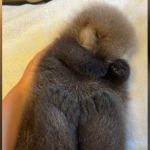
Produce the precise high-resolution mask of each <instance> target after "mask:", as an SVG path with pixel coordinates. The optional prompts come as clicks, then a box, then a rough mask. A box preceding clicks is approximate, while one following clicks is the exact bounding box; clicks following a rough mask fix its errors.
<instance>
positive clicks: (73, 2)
mask: <svg viewBox="0 0 150 150" xmlns="http://www.w3.org/2000/svg"><path fill="white" fill-rule="evenodd" d="M6 1H7V2H8V1H9V0H6ZM91 2H92V3H93V2H107V3H111V4H112V5H115V6H117V7H118V8H120V9H121V10H122V11H123V12H124V13H125V15H126V16H127V17H128V18H129V20H130V21H131V22H132V24H133V26H134V28H135V30H136V34H137V39H138V45H137V50H136V53H135V54H134V56H133V58H132V59H131V60H129V63H130V65H131V77H130V80H129V96H130V101H129V103H128V111H127V121H126V122H127V131H128V132H127V133H128V134H127V139H128V141H127V150H147V149H148V148H147V131H148V130H147V111H148V109H147V107H148V105H147V104H148V98H147V94H148V90H147V86H148V85H147V82H148V81H147V78H148V76H147V73H148V64H147V56H148V53H147V42H148V39H147V31H148V30H147V22H148V16H147V11H148V10H147V7H148V4H147V0H132V1H131V0H113V1H110V0H51V1H49V2H48V3H40V4H36V5H31V4H24V5H18V6H11V5H3V18H2V19H3V31H2V32H3V33H2V37H3V56H2V59H3V81H2V82H3V92H2V93H3V97H4V96H5V95H6V94H7V93H8V91H9V90H10V89H11V88H12V87H13V86H14V85H15V84H16V83H17V82H18V81H19V79H20V78H21V76H22V74H23V72H24V70H25V68H26V66H27V64H28V63H29V61H30V60H31V59H32V58H33V56H34V55H35V54H36V53H37V52H38V51H40V50H42V49H43V48H45V47H46V46H47V45H48V44H49V43H51V42H52V41H53V40H55V38H56V37H57V36H59V32H60V31H61V30H62V29H63V28H64V27H65V25H66V24H67V23H68V22H69V21H70V19H71V18H72V17H73V15H75V14H76V13H77V12H78V11H79V10H80V9H82V7H84V6H85V5H90V3H91Z"/></svg>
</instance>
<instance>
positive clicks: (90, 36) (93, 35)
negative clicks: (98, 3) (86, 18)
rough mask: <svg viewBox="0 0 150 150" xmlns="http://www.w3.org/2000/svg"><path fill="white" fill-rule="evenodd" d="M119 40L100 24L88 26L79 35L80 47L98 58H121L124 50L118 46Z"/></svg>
mask: <svg viewBox="0 0 150 150" xmlns="http://www.w3.org/2000/svg"><path fill="white" fill-rule="evenodd" d="M116 34H118V33H116ZM119 40H120V39H118V40H117V35H115V33H113V31H111V30H109V29H106V27H103V26H102V25H101V24H95V25H90V24H89V25H87V26H86V27H84V28H83V29H81V30H80V33H79V41H80V43H81V45H82V46H83V47H85V48H86V49H87V50H89V51H91V52H92V53H94V54H98V55H99V56H100V57H109V58H110V57H111V58H118V57H120V56H122V55H123V54H124V53H125V51H126V50H125V48H122V46H123V45H121V46H120V45H119V44H120V42H119Z"/></svg>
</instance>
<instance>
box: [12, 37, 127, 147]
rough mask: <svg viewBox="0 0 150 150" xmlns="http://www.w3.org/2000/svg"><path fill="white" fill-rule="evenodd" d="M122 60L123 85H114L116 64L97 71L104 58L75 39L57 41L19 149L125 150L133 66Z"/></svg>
mask: <svg viewBox="0 0 150 150" xmlns="http://www.w3.org/2000/svg"><path fill="white" fill-rule="evenodd" d="M68 43H69V44H68ZM78 51H79V53H78ZM83 56H84V57H83ZM78 61H79V62H80V63H79V62H78ZM89 61H91V63H88V62H89ZM117 61H118V63H119V66H120V64H121V65H122V67H118V68H119V69H118V70H117V73H116V76H120V77H123V80H120V81H121V82H119V83H117V84H114V82H115V81H114V80H112V79H111V77H110V76H109V75H108V73H109V74H110V75H111V73H112V72H113V74H115V71H116V70H115V69H114V70H115V71H114V70H113V69H112V68H113V67H114V66H113V65H114V64H115V65H116V61H114V62H115V63H113V62H112V63H111V64H107V65H106V66H107V67H106V68H105V67H104V70H105V69H106V70H105V71H104V70H103V69H102V71H100V70H101V67H100V69H99V71H96V72H95V68H94V66H91V64H95V66H96V68H97V66H99V65H98V64H100V66H101V64H102V62H101V60H100V59H97V58H96V57H95V56H94V55H93V54H91V53H90V52H88V51H86V49H84V48H83V47H81V46H80V45H79V44H78V42H77V41H76V40H75V39H73V38H71V37H63V38H61V39H60V40H58V41H57V42H56V44H55V45H54V47H53V48H52V49H51V50H50V51H48V52H47V53H46V54H45V56H44V57H43V59H42V60H41V62H40V63H39V65H38V70H37V73H36V77H35V81H34V82H33V87H32V92H31V95H30V97H29V99H30V100H29V103H28V104H27V106H26V108H25V112H24V115H23V118H22V123H21V127H20V132H19V135H18V141H17V144H16V148H15V150H77V149H81V150H96V149H97V150H110V149H111V150H124V143H125V141H124V140H125V133H124V124H123V118H122V112H123V109H122V105H123V107H124V101H125V100H126V95H127V94H126V91H125V87H124V86H125V80H126V79H127V78H128V76H129V67H128V65H127V63H126V62H125V61H123V60H117ZM104 62H105V61H104ZM104 62H103V64H105V63H104ZM97 63H98V64H97ZM83 66H86V67H85V68H86V69H85V68H84V67H83ZM112 66H113V67H112ZM124 66H125V67H124ZM116 68H117V67H116ZM119 73H120V74H119ZM100 77H101V78H100Z"/></svg>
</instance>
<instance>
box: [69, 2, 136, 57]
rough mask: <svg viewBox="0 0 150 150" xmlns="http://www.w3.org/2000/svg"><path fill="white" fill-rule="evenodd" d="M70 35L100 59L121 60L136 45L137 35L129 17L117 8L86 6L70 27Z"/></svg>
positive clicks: (102, 5) (104, 5) (103, 5)
mask: <svg viewBox="0 0 150 150" xmlns="http://www.w3.org/2000/svg"><path fill="white" fill-rule="evenodd" d="M69 34H72V35H73V36H74V37H76V38H77V40H78V41H79V43H80V44H81V45H82V46H83V47H85V48H86V49H87V50H90V51H92V52H93V53H96V54H97V55H98V56H100V57H106V58H119V57H121V56H123V54H125V53H126V52H128V51H131V49H133V47H134V46H135V41H136V40H135V33H134V29H133V27H132V25H131V24H130V22H129V21H128V20H127V18H126V17H125V16H124V15H123V14H122V13H121V12H120V11H119V10H118V9H116V8H115V7H113V6H111V5H108V4H107V5H106V4H101V5H93V6H90V7H86V8H85V9H84V10H83V11H81V12H80V13H79V14H78V15H77V17H75V18H74V20H73V21H72V24H71V25H70V30H69Z"/></svg>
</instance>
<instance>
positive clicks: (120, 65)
mask: <svg viewBox="0 0 150 150" xmlns="http://www.w3.org/2000/svg"><path fill="white" fill-rule="evenodd" d="M129 75H130V67H129V65H128V64H127V62H126V61H125V60H123V59H116V60H115V61H113V62H112V63H110V64H109V67H108V72H107V74H106V77H105V78H106V79H109V80H111V81H118V82H123V81H126V80H127V79H128V78H129Z"/></svg>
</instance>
